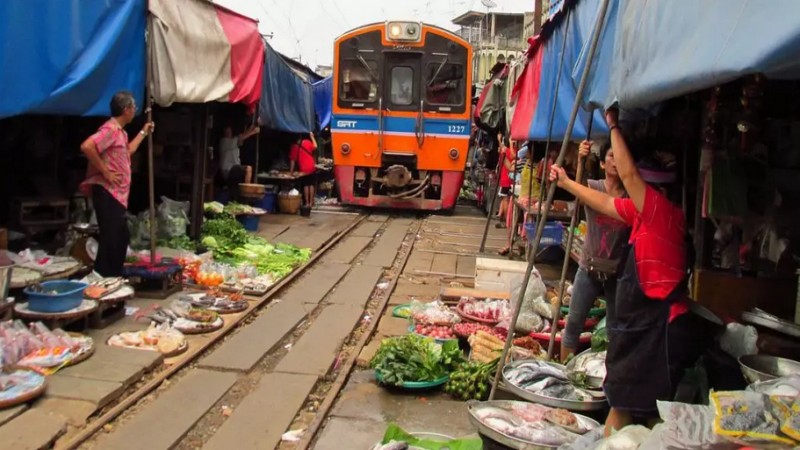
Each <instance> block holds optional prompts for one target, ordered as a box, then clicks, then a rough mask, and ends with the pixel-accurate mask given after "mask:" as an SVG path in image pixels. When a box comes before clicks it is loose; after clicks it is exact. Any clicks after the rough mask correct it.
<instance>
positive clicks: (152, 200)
mask: <svg viewBox="0 0 800 450" xmlns="http://www.w3.org/2000/svg"><path fill="white" fill-rule="evenodd" d="M152 32H153V30H152V28H151V26H150V20H148V21H147V86H145V99H146V100H145V101H146V104H147V107H146V108H147V109H146V110H145V111H146V113H147V122H152V121H153V97H152V96H151V95H150V94H151V91H152V82H153V67H152V62H151V61H152V43H153V40H152V39H153V34H152ZM153 159H154V158H153V133H152V132H151V133H147V188H148V195H149V207H150V264H155V263H156V187H155V170H154V168H153V166H154V163H153Z"/></svg>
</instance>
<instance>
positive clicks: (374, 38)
mask: <svg viewBox="0 0 800 450" xmlns="http://www.w3.org/2000/svg"><path fill="white" fill-rule="evenodd" d="M471 61H472V47H471V46H470V45H469V43H468V42H467V41H465V40H464V39H462V38H461V37H460V36H458V35H456V34H453V33H451V32H449V31H447V30H444V29H442V28H439V27H435V26H431V25H426V24H422V23H419V22H385V23H377V24H372V25H366V26H363V27H360V28H357V29H354V30H352V31H349V32H347V33H345V34H344V35H342V36H341V37H339V38H338V39H336V42H335V48H334V75H333V83H334V89H333V91H334V92H333V120H332V122H331V137H332V143H333V161H334V172H335V177H336V182H337V184H338V186H339V193H340V195H341V200H342V203H343V204H345V205H359V206H370V207H384V208H396V209H415V210H448V209H452V208H453V207H454V206H455V204H456V201H457V200H458V195H459V192H460V191H461V186H462V183H463V181H464V168H465V166H466V163H467V153H468V147H469V136H470V128H471V114H470V113H471V87H472V70H471V69H470V68H471Z"/></svg>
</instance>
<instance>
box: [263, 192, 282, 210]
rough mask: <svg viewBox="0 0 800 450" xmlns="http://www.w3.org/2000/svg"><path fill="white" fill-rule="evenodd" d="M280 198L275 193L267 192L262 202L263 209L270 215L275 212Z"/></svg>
mask: <svg viewBox="0 0 800 450" xmlns="http://www.w3.org/2000/svg"><path fill="white" fill-rule="evenodd" d="M277 198H278V194H276V193H274V192H267V193H266V194H264V198H263V199H262V200H261V209H263V210H264V211H266V212H268V213H274V212H275V202H276V200H277Z"/></svg>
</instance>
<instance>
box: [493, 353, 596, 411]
mask: <svg viewBox="0 0 800 450" xmlns="http://www.w3.org/2000/svg"><path fill="white" fill-rule="evenodd" d="M503 378H504V379H505V381H506V382H507V383H510V384H512V385H514V386H516V387H517V388H519V389H521V390H523V391H527V392H531V393H534V394H537V395H539V396H541V397H547V398H550V399H556V400H569V401H574V402H587V401H595V400H596V399H599V398H601V397H602V394H601V393H596V395H595V394H594V393H590V392H588V391H587V390H586V389H583V388H581V387H578V386H576V385H575V384H574V383H573V382H571V381H570V380H569V378H568V377H567V374H566V371H565V368H564V367H563V366H560V365H556V364H552V363H548V362H545V361H522V362H518V363H515V364H513V365H509V366H506V367H505V368H504V369H503Z"/></svg>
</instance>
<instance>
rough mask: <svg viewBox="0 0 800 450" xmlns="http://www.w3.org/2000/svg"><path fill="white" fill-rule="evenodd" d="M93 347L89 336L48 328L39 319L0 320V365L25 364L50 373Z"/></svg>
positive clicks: (45, 373) (85, 354) (24, 365)
mask: <svg viewBox="0 0 800 450" xmlns="http://www.w3.org/2000/svg"><path fill="white" fill-rule="evenodd" d="M93 351H94V341H93V340H92V338H90V337H87V336H71V335H69V334H67V333H66V332H65V331H64V330H62V329H56V330H52V331H51V330H50V329H49V328H47V327H46V326H45V325H44V324H43V323H41V322H35V323H31V324H30V325H29V326H25V324H23V323H22V322H21V321H19V320H14V321H5V322H1V323H0V365H1V366H20V367H27V368H30V369H33V370H36V371H38V372H40V373H42V374H44V375H50V374H53V373H55V372H56V371H58V370H59V369H61V368H63V367H66V366H67V365H69V364H71V363H72V362H74V361H77V360H79V359H80V358H84V357H85V356H87V355H88V354H90V353H91V352H93Z"/></svg>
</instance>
